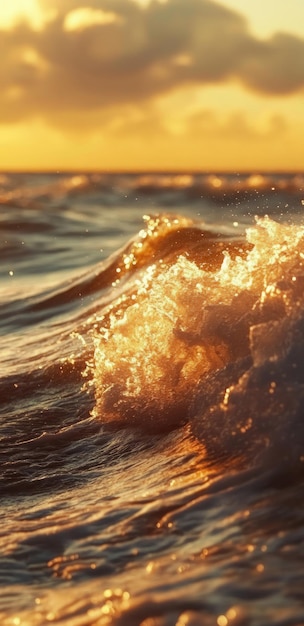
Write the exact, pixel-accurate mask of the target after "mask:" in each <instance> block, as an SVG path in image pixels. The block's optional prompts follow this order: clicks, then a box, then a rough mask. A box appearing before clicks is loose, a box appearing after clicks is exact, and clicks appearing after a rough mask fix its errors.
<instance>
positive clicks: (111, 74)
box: [0, 0, 304, 171]
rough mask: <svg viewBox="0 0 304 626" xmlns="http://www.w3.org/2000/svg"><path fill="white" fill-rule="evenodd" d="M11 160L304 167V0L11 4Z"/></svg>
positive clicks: (0, 147)
mask: <svg viewBox="0 0 304 626" xmlns="http://www.w3.org/2000/svg"><path fill="white" fill-rule="evenodd" d="M0 30H1V32H0V48H1V56H0V81H1V82H0V87H1V99H0V125H1V128H0V169H1V170H26V171H28V170H55V171H62V170H67V169H77V170H138V169H140V170H182V171H189V170H193V169H195V170H217V171H219V170H233V171H242V170H255V171H257V170H258V171H261V170H275V169H279V170H303V169H304V1H303V0H289V1H288V2H286V0H220V1H219V2H215V1H213V0H151V1H149V0H141V1H140V0H10V2H2V3H1V5H0Z"/></svg>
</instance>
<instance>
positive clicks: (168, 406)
mask: <svg viewBox="0 0 304 626" xmlns="http://www.w3.org/2000/svg"><path fill="white" fill-rule="evenodd" d="M175 243H176V246H175ZM303 259H304V228H303V227H295V226H290V225H281V224H278V223H276V222H274V221H272V220H271V219H270V218H268V217H267V216H266V217H264V218H258V219H257V220H256V225H255V226H253V227H251V228H249V229H248V230H247V233H246V240H244V241H233V240H229V239H225V238H223V237H216V236H213V235H212V233H208V231H204V230H201V229H200V228H196V227H195V226H194V225H192V226H190V224H189V222H185V221H184V220H183V218H178V217H177V216H176V217H175V218H173V217H172V216H171V217H170V218H169V217H166V216H163V217H159V216H158V217H157V216H156V217H151V218H149V219H147V223H146V228H145V229H143V230H142V231H141V232H140V233H139V236H138V238H137V239H136V240H135V242H133V243H132V246H131V247H130V248H129V250H128V251H127V252H126V253H125V254H124V255H123V256H122V261H123V263H120V264H119V263H118V264H117V267H116V273H117V275H118V278H117V286H118V285H119V283H120V280H121V279H120V270H121V271H122V270H123V271H125V270H127V271H128V272H129V278H130V275H131V276H132V280H131V282H128V281H127V282H126V283H125V286H124V288H123V289H122V292H121V293H120V295H119V296H118V297H117V299H113V301H112V302H111V304H110V306H109V307H108V308H107V309H106V310H104V311H102V312H101V314H100V313H99V314H96V315H95V317H94V323H93V324H92V326H93V331H92V332H93V340H94V346H95V347H94V356H93V358H92V360H91V362H90V363H89V364H88V367H87V372H86V373H87V376H88V379H89V386H90V384H91V385H92V386H93V388H94V393H95V408H94V411H93V415H94V416H95V418H96V419H100V420H102V421H103V422H115V423H116V424H119V423H120V424H123V425H124V426H126V425H127V426H132V427H134V426H135V427H137V428H142V429H144V430H148V431H149V430H150V431H153V432H159V431H162V430H167V429H170V428H175V427H176V426H179V425H181V424H184V423H187V422H189V421H190V422H191V423H192V425H193V429H194V431H195V433H196V435H197V436H198V437H199V438H200V440H201V441H202V443H203V445H205V446H206V449H207V450H210V453H212V454H213V453H214V451H215V450H216V453H217V455H218V456H219V457H221V456H224V455H227V454H228V455H230V456H231V457H237V456H238V457H239V458H240V459H241V460H243V461H245V460H246V457H247V461H248V460H249V462H253V461H254V462H255V461H256V459H259V460H260V459H261V458H262V457H264V458H265V459H266V458H268V459H271V458H272V457H277V459H279V460H282V459H289V460H291V461H292V462H295V463H298V464H299V465H300V466H301V463H302V462H303V461H304V456H303V443H304V442H303V419H302V405H303V397H304V395H303V394H304V369H303V355H304V295H303V284H304V283H303V281H304V269H303ZM130 270H132V271H131V274H130ZM114 284H115V283H114ZM287 414H288V416H287Z"/></svg>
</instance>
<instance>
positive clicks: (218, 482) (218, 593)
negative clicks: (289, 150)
mask: <svg viewBox="0 0 304 626" xmlns="http://www.w3.org/2000/svg"><path fill="white" fill-rule="evenodd" d="M301 181H302V183H303V179H302V178H301V176H300V175H299V174H288V175H287V174H286V175H281V174H273V175H267V176H265V175H264V174H255V173H248V174H244V175H242V176H240V177H238V176H237V175H235V174H231V175H228V174H225V175H222V174H219V173H216V174H212V175H210V174H200V175H198V174H191V175H190V174H187V175H181V174H174V173H173V174H171V175H164V176H162V175H160V174H158V175H156V174H149V173H147V174H145V175H142V174H138V175H137V174H133V175H131V174H117V175H114V174H113V175H102V174H96V173H95V174H83V175H82V174H73V173H72V174H65V175H54V174H52V175H51V174H40V175H38V174H37V175H29V174H23V175H22V174H18V175H16V174H15V175H11V174H6V175H3V176H2V178H1V190H0V201H1V209H2V213H1V228H2V235H3V237H2V243H1V247H0V256H1V281H2V282H1V285H2V301H1V303H0V328H1V333H0V346H1V356H2V361H1V363H2V367H1V376H0V406H1V413H0V454H1V472H0V494H1V502H0V515H1V520H2V525H1V531H0V585H1V594H0V617H1V624H3V625H4V626H18V625H20V626H45V625H46V624H58V625H59V624H60V625H61V624H62V625H63V624H65V625H66V626H93V625H94V626H206V625H207V626H231V625H233V626H236V625H237V626H268V625H269V624H274V625H275V626H287V625H288V626H293V625H294V626H299V625H300V624H302V623H304V613H303V610H304V607H303V590H302V586H303V548H304V535H303V510H302V508H303V507H301V506H300V503H301V501H302V496H303V462H304V448H303V445H304V438H303V434H304V431H303V402H304V374H303V372H304V369H303V355H304V323H303V320H304V316H303V311H304V296H303V293H304V292H303V285H304V282H303V281H304V267H303V262H304V226H303V215H302V212H303V204H302V201H303V198H304V194H303V188H302V187H301V184H302V183H301Z"/></svg>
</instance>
